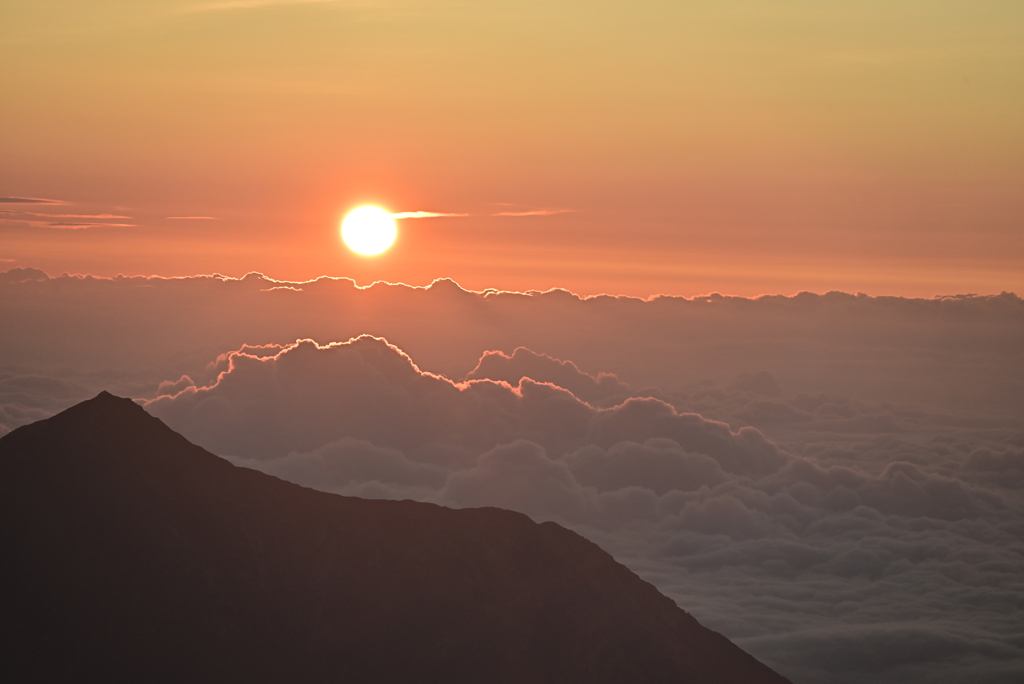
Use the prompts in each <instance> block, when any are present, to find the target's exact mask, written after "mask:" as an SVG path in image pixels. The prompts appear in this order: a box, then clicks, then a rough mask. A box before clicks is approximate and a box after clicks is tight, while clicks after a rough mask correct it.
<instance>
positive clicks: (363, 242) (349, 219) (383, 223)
mask: <svg viewBox="0 0 1024 684" xmlns="http://www.w3.org/2000/svg"><path fill="white" fill-rule="evenodd" d="M396 237H398V226H397V224H396V223H395V219H394V217H392V216H391V214H389V213H388V212H386V211H384V210H383V209H381V208H380V207H359V208H357V209H353V210H352V211H350V212H349V213H348V215H347V216H346V217H345V220H344V221H342V222H341V239H342V240H344V241H345V244H346V245H348V248H349V249H351V250H352V251H353V252H356V253H357V254H362V255H364V256H374V255H375V254H380V253H381V252H383V251H385V250H386V249H387V248H388V247H390V246H391V245H392V244H394V242H395V238H396Z"/></svg>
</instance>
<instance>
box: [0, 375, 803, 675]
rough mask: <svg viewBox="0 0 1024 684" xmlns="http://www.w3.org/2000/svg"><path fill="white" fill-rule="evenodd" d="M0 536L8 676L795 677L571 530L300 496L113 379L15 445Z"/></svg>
mask: <svg viewBox="0 0 1024 684" xmlns="http://www.w3.org/2000/svg"><path fill="white" fill-rule="evenodd" d="M0 549H2V550H3V551H2V556H0V605H2V606H3V611H4V618H5V623H6V624H7V626H8V631H9V632H10V631H14V632H15V635H14V636H13V637H12V638H8V639H7V640H6V641H5V642H4V645H3V658H0V678H3V679H4V680H6V681H15V680H21V679H22V678H23V677H25V678H31V679H32V680H33V681H44V680H47V679H54V680H56V679H59V680H61V681H75V680H85V679H90V680H94V679H96V678H97V677H101V676H102V677H106V678H111V679H115V678H116V679H119V680H126V679H127V678H133V679H138V680H140V681H181V680H183V679H185V678H192V679H195V678H196V677H199V678H201V679H202V680H210V681H213V680H219V681H238V680H243V679H244V680H247V681H268V682H270V681H274V682H276V681H304V682H326V681H338V682H345V681H352V682H408V681H419V682H426V681H439V682H440V681H444V682H588V683H597V682H701V683H703V682H721V683H722V684H728V683H732V682H736V683H740V682H743V683H744V684H756V683H759V682H765V683H766V684H767V683H769V682H777V683H781V682H785V681H786V680H785V679H784V678H782V677H780V676H779V675H777V674H775V673H774V672H772V671H771V670H769V669H768V668H767V667H765V666H764V665H762V664H760V663H759V662H757V661H756V660H755V659H754V658H752V657H751V656H749V655H747V654H746V653H744V652H743V651H741V650H740V649H739V648H738V647H736V646H735V645H733V644H732V643H731V642H729V641H728V640H727V639H725V638H724V637H723V636H721V635H719V634H717V633H715V632H712V631H710V630H707V629H705V628H703V627H701V626H700V625H699V624H698V623H697V622H696V620H694V619H693V618H692V617H691V616H689V615H688V614H686V613H685V612H684V611H682V610H680V609H679V608H678V607H677V606H676V605H675V604H674V603H673V602H672V601H671V600H670V599H668V598H666V597H664V596H662V595H661V594H660V593H659V592H658V591H657V590H656V589H655V588H654V587H653V586H651V585H649V584H647V583H646V582H643V581H642V580H640V579H639V578H638V577H637V576H636V575H634V574H633V573H632V572H630V571H629V570H628V569H626V568H625V567H624V566H622V565H620V564H619V563H617V562H615V561H614V560H613V559H612V558H611V556H609V555H608V554H607V553H605V552H604V551H602V550H601V549H599V548H598V547H597V546H595V545H594V544H592V543H590V542H588V541H586V540H585V539H583V538H582V537H580V536H578V535H576V534H575V533H573V532H570V531H568V530H566V529H564V528H562V527H559V526H558V525H555V524H553V523H544V524H539V525H538V524H536V523H534V522H532V521H531V520H530V519H529V518H527V517H526V516H524V515H521V514H518V513H513V512H509V511H504V510H499V509H486V508H485V509H465V510H452V509H446V508H442V507H439V506H434V505H430V504H423V503H415V502H408V501H369V500H362V499H354V498H347V497H340V496H335V495H331V494H325V493H321V492H316V491H312V490H309V489H304V488H302V487H299V486H296V485H293V484H290V483H286V482H283V481H281V480H278V479H276V478H273V477H270V476H267V475H264V474H262V473H258V472H256V471H252V470H247V469H244V468H237V467H235V466H233V465H231V464H229V463H228V462H226V461H224V460H222V459H220V458H218V457H216V456H214V455H212V454H210V453H209V452H206V451H204V450H203V449H201V448H199V447H197V446H195V445H192V444H190V443H189V442H188V441H186V440H185V439H184V438H183V437H181V436H180V435H178V434H176V433H175V432H173V431H172V430H170V429H169V428H167V427H166V426H165V425H164V424H163V423H162V422H161V421H159V420H158V419H156V418H153V417H151V416H150V415H149V414H147V413H146V412H145V411H144V410H143V409H142V408H141V407H139V406H137V405H135V404H134V403H133V402H131V401H130V400H127V399H119V398H117V397H114V396H111V395H109V394H107V393H101V394H100V395H99V396H97V397H96V398H95V399H92V400H89V401H86V402H83V403H81V404H79V405H77V406H74V407H72V408H70V409H68V410H67V411H64V412H63V413H61V414H59V415H57V416H54V417H53V418H50V419H48V420H44V421H40V422H38V423H34V424H32V425H28V426H25V427H22V428H19V429H17V430H15V431H14V432H12V433H10V434H9V435H7V436H6V437H4V438H3V439H0ZM12 626H14V629H13V630H11V629H10V627H12Z"/></svg>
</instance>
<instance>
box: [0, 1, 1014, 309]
mask: <svg viewBox="0 0 1024 684" xmlns="http://www.w3.org/2000/svg"><path fill="white" fill-rule="evenodd" d="M0 21H2V22H3V25H4V29H5V30H4V31H3V35H2V37H0V59H2V62H3V63H4V65H5V68H4V69H3V70H2V72H0V93H2V94H3V95H2V97H3V102H4V106H3V107H2V108H0V130H2V133H0V155H2V157H3V159H4V164H3V165H2V168H0V196H4V197H7V198H13V199H17V198H29V199H32V198H34V199H48V200H54V201H55V203H51V204H39V203H33V204H25V203H11V202H5V203H4V207H3V211H4V212H5V213H4V214H2V215H0V259H4V262H3V263H6V264H9V265H10V266H12V267H26V266H32V267H36V268H42V269H43V270H45V271H46V272H48V273H50V274H51V275H58V274H60V273H62V272H71V273H92V274H95V275H105V276H113V275H117V274H119V273H124V274H125V275H162V276H183V275H194V274H203V273H205V274H209V273H223V274H226V275H231V276H236V277H239V276H242V275H244V274H245V273H246V272H248V271H251V270H256V271H260V272H263V273H266V274H268V275H270V276H271V277H274V278H280V279H290V280H306V279H311V278H315V277H318V276H321V275H331V276H346V277H352V278H355V279H356V281H357V282H359V283H360V284H363V285H366V284H370V283H372V282H374V281H376V280H387V281H390V282H403V283H408V284H412V285H426V284H429V283H430V282H431V281H432V280H434V279H435V278H439V277H443V278H452V279H454V280H456V281H457V282H459V283H460V284H461V285H462V286H464V287H467V288H469V289H474V290H483V289H486V288H499V289H508V290H518V291H526V290H531V289H539V290H545V289H549V288H552V287H561V288H567V289H569V290H571V291H573V292H578V293H580V294H599V293H608V294H628V295H633V296H641V297H647V296H650V295H654V294H659V293H665V294H677V295H687V296H692V295H697V294H706V293H709V292H712V291H720V292H723V293H726V294H736V295H743V296H756V295H759V294H766V293H767V294H774V293H780V294H793V293H795V292H799V291H802V290H809V291H814V292H825V291H829V290H841V291H847V292H857V291H862V292H866V293H868V294H872V295H880V294H891V295H902V296H923V297H930V296H934V295H950V294H959V293H981V294H998V293H999V292H1002V291H1020V290H1021V289H1022V287H1021V286H1022V284H1024V274H1022V268H1021V264H1022V263H1024V238H1022V237H1021V235H1022V230H1021V228H1022V225H1021V224H1022V218H1024V193H1022V189H1024V161H1022V160H1024V47H1021V46H1024V7H1022V6H1021V4H1020V3H1018V2H1014V1H1012V0H1006V1H993V0H979V1H973V2H963V1H940V2H934V1H928V2H925V1H923V0H922V1H896V2H892V1H888V0H887V1H884V2H883V1H882V0H863V1H861V2H857V3H841V2H830V3H821V2H812V1H809V0H808V1H802V0H788V1H784V2H762V1H758V2H753V1H750V0H726V1H724V2H719V3H711V4H709V3H696V2H655V1H643V2H636V3H629V4H628V5H627V4H625V3H611V2H601V1H598V2H586V3H584V2H558V3H541V2H514V3H513V2H505V1H504V0H497V1H494V2H487V3H468V2H445V1H436V0H433V1H417V0H408V1H404V0H393V1H382V2H376V1H372V0H362V1H348V0H338V1H332V0H322V1H301V0H297V1H296V0H267V1H262V0H252V1H249V0H238V1H223V2H217V1H216V0H212V1H209V2H206V1H204V0H196V1H195V2H185V1H177V0H175V1H171V0H155V1H153V2H147V3H138V2H126V1H114V0H94V1H93V2H89V3H81V2H71V1H70V0H33V1H32V2H28V1H26V0H10V1H9V2H5V3H4V6H3V7H2V8H0ZM57 202H59V203H57ZM361 204H376V205H379V206H382V207H384V208H386V209H387V210H389V211H392V212H396V213H397V212H416V211H427V212H436V213H448V214H467V216H458V217H439V218H423V219H403V220H401V221H400V236H399V240H398V242H397V243H396V245H395V246H394V247H393V248H392V249H391V250H389V251H388V252H387V253H385V254H384V255H381V256H379V257H376V258H372V259H369V258H365V257H360V256H357V255H354V254H352V253H351V252H349V251H348V250H347V249H345V248H344V246H343V245H342V244H341V242H340V240H339V237H338V226H339V222H340V219H341V218H342V216H343V215H344V214H345V212H346V211H348V210H349V209H351V208H353V207H355V206H358V205H361ZM534 212H536V213H534ZM510 213H511V214H516V213H520V214H521V213H529V214H531V215H527V216H508V215H499V214H510ZM183 217H184V218H183ZM190 217H205V218H190Z"/></svg>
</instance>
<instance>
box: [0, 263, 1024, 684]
mask: <svg viewBox="0 0 1024 684" xmlns="http://www.w3.org/2000/svg"><path fill="white" fill-rule="evenodd" d="M0 320H2V321H3V331H4V334H2V335H0V434H2V433H4V432H6V431H8V430H10V429H13V428H15V427H17V426H18V425H23V424H25V423H27V422H31V421H33V420H37V419H39V418H43V417H46V416H48V415H52V414H53V413H54V412H56V411H58V410H61V409H63V408H65V407H67V406H69V405H71V404H73V403H75V402H77V401H79V400H81V399H85V398H87V397H89V396H91V395H94V394H95V393H96V392H97V391H99V390H100V389H108V390H110V391H113V392H114V393H117V394H121V395H127V396H132V397H136V398H139V399H140V400H146V401H148V407H149V410H151V411H153V412H154V413H155V414H157V415H160V416H161V417H163V418H164V419H165V420H166V421H167V422H168V423H169V424H171V425H172V427H175V428H176V429H179V430H181V431H183V432H184V433H185V434H186V435H187V436H188V437H189V438H191V439H193V440H194V441H197V442H199V443H200V444H203V445H204V446H206V447H207V448H210V449H211V450H212V451H214V452H216V453H220V454H222V455H224V456H226V457H229V458H231V459H232V460H234V461H236V462H238V463H242V464H245V465H249V466H252V467H257V468H260V469H263V470H266V471H267V472H270V473H273V474H276V475H278V476H280V477H284V478H287V479H289V480H293V481H296V482H299V483H301V484H305V485H308V486H312V487H317V488H321V489H325V490H328V491H334V492H339V493H345V494H353V495H359V496H368V497H392V498H415V499H421V500H427V501H435V502H438V503H442V504H446V505H452V506H478V505H500V506H505V507H508V508H513V509H516V510H520V511H524V512H526V513H528V514H529V515H531V516H533V517H535V518H537V519H551V520H557V521H559V522H561V523H563V524H566V525H570V526H572V527H573V528H574V529H576V530H578V531H579V532H581V533H582V534H584V535H586V536H588V537H589V538H591V539H592V540H594V541H596V542H597V543H599V544H601V545H602V546H603V547H604V548H606V549H608V550H609V551H611V552H612V553H614V554H615V555H616V557H617V558H619V559H620V560H622V561H623V562H626V563H627V564H628V565H629V566H630V567H632V568H633V569H634V570H635V571H637V572H638V573H640V574H641V575H642V576H644V577H645V578H647V579H648V580H650V581H652V582H654V583H655V584H656V585H657V586H658V587H659V588H660V589H662V590H663V591H665V592H666V593H668V594H669V595H670V596H672V597H673V598H675V599H676V600H677V601H678V602H679V603H680V605H682V606H683V607H685V608H686V609H687V610H689V611H691V612H693V613H694V614H695V615H696V616H697V617H698V618H699V619H700V620H701V621H702V622H704V623H705V624H707V625H709V626H711V627H712V628H715V629H718V630H719V631H722V632H723V633H725V634H726V635H728V636H729V637H730V638H732V639H734V640H737V641H738V642H739V643H740V644H741V645H742V646H744V647H745V648H747V649H749V650H751V651H752V652H753V653H755V654H756V655H757V656H758V657H760V658H761V659H763V660H765V661H766V662H769V663H771V664H772V665H773V666H775V667H776V668H777V669H779V670H780V671H782V672H784V673H785V674H786V675H788V676H789V677H791V678H792V679H793V680H794V681H800V682H840V683H843V682H872V683H875V682H897V681H899V682H903V681H927V682H978V681H986V682H988V681H991V682H999V681H1016V680H1017V679H1020V678H1022V676H1024V652H1022V649H1024V631H1022V629H1021V627H1020V625H1019V622H1020V621H1019V618H1018V616H1019V614H1020V610H1021V608H1022V607H1024V582H1022V581H1021V580H1020V577H1024V566H1022V560H1021V559H1022V558H1024V513H1022V504H1021V502H1022V492H1024V423H1022V421H1021V418H1020V416H1021V415H1022V411H1024V379H1022V378H1024V351H1022V350H1024V303H1022V301H1021V300H1020V299H1019V298H1018V297H1016V296H1014V295H1010V294H1004V295H1000V296H985V297H976V296H964V297H949V298H939V299H933V300H911V299H901V298H886V297H878V298H871V297H864V296H857V295H847V294H842V293H829V294H825V295H813V294H807V293H804V294H800V295H796V296H793V297H762V298H757V299H743V298H735V297H722V296H718V295H710V296H707V297H698V298H693V299H684V298H674V297H657V298H653V299H651V300H647V301H645V300H638V299H631V298H624V297H594V298H580V297H577V296H575V295H573V294H572V293H569V292H565V291H560V290H554V291H550V292H530V293H512V292H498V291H487V292H480V293H476V292H467V291H465V290H463V289H461V288H460V287H459V286H458V285H456V284H455V283H453V282H451V281H438V282H435V283H434V284H433V285H431V286H430V287H427V288H414V287H407V286H404V285H391V284H385V283H378V284H375V285H373V286H372V287H366V288H360V287H357V286H356V285H355V284H354V283H353V282H352V281H350V280H346V279H332V278H322V279H319V280H316V281H310V282H302V283H295V282H284V281H277V280H273V279H271V278H267V277H265V276H262V275H260V274H249V275H247V276H245V277H244V278H238V279H236V278H228V277H224V276H202V277H194V278H177V279H165V278H145V277H132V278H126V277H119V278H113V279H106V278H93V277H88V276H71V275H64V276H61V277H57V278H51V277H49V276H48V275H47V274H46V273H43V272H41V271H38V270H35V269H31V268H22V269H12V270H9V271H7V272H6V273H0ZM364 333H369V334H370V335H372V336H370V335H366V336H364ZM307 338H312V339H315V340H319V341H320V342H321V343H320V344H317V343H316V342H313V341H310V340H309V339H307ZM297 339H299V340H303V341H300V342H295V340H297ZM385 339H386V340H387V341H385ZM346 340H350V341H347V342H345V341H346ZM407 353H408V355H407ZM414 359H415V363H414V361H413V360H414Z"/></svg>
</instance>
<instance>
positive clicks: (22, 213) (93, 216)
mask: <svg viewBox="0 0 1024 684" xmlns="http://www.w3.org/2000/svg"><path fill="white" fill-rule="evenodd" d="M0 214H17V215H20V216H38V217H40V218H81V219H130V218H133V217H132V216H121V215H119V214H43V213H39V212H36V211H12V210H10V209H2V210H0Z"/></svg>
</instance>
